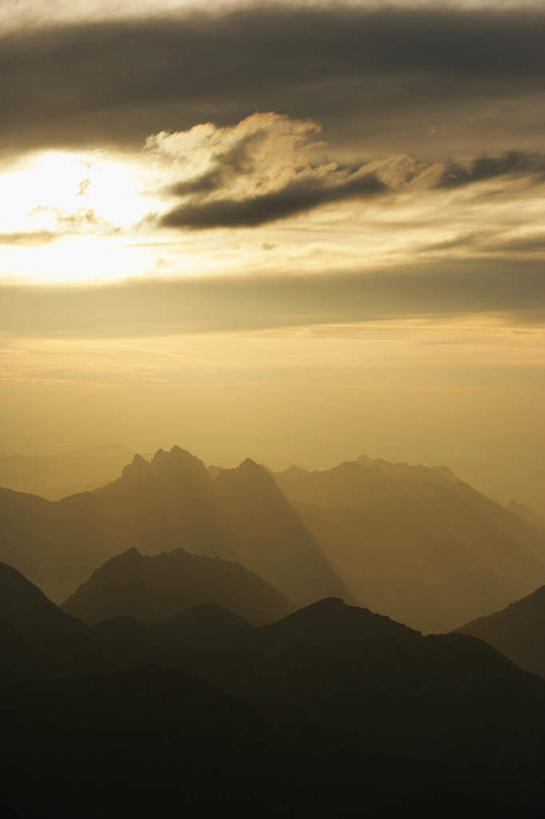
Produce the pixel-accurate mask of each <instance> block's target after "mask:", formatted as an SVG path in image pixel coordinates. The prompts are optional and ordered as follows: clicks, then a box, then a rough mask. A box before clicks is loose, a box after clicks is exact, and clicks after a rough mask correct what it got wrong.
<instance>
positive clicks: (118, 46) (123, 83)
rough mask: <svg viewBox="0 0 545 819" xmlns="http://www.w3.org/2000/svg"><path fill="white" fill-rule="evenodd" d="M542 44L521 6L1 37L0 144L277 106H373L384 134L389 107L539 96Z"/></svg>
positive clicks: (172, 23)
mask: <svg viewBox="0 0 545 819" xmlns="http://www.w3.org/2000/svg"><path fill="white" fill-rule="evenodd" d="M544 46H545V15H543V14H540V13H538V12H529V11H526V12H525V11H497V12H495V11H483V10H480V11H461V10H458V11H456V10H433V9H430V8H428V9H420V10H401V9H395V10H394V9H387V10H374V11H369V10H367V11H366V10H363V9H354V8H352V9H348V8H343V7H342V6H338V5H335V6H334V7H332V6H325V7H320V8H306V9H295V10H287V9H286V8H273V7H267V6H259V7H257V8H253V9H252V8H250V9H245V10H238V11H233V12H230V13H225V14H223V15H220V14H210V15H204V14H202V15H196V14H194V15H190V16H185V17H178V18H176V19H164V20H154V21H139V22H131V23H106V22H105V23H95V24H92V25H91V24H86V25H80V26H71V27H59V28H56V29H49V30H35V31H32V32H29V33H27V34H22V33H21V34H19V33H18V34H17V35H10V36H9V37H8V36H5V37H4V38H3V39H2V41H1V43H0V113H1V116H2V129H3V141H4V145H7V144H8V142H11V143H12V144H13V142H14V141H15V140H17V143H18V144H25V143H31V142H33V143H35V144H36V143H40V142H42V143H45V142H48V143H51V142H55V141H70V140H72V141H81V142H93V141H95V142H96V141H100V140H106V139H108V140H129V141H131V140H132V141H134V142H140V141H141V140H142V139H143V138H144V137H145V136H147V135H148V134H149V133H151V132H152V131H157V130H161V129H163V128H171V129H180V128H186V127H188V125H190V124H193V123H194V122H196V121H203V120H204V119H210V118H213V119H215V120H218V118H220V119H221V118H222V117H223V119H224V120H229V121H233V120H234V119H240V118H241V116H243V115H244V114H247V113H249V112H251V111H255V110H270V109H274V108H276V109H281V110H283V111H285V112H286V113H288V114H290V115H291V116H304V117H306V116H311V117H314V118H317V119H319V120H321V121H324V122H326V124H327V123H329V124H338V125H339V126H342V127H343V128H344V127H345V126H346V125H347V123H349V121H350V120H351V119H353V118H354V117H356V118H357V117H358V116H361V117H363V118H365V117H366V116H370V115H371V116H372V115H373V113H376V112H377V111H378V112H382V113H384V114H385V116H386V118H387V121H386V122H383V123H382V127H383V128H384V129H385V131H388V132H389V131H390V130H391V129H392V128H394V129H395V128H396V127H399V124H400V121H399V120H396V118H395V116H394V114H393V113H392V104H394V105H397V104H399V106H401V107H402V108H404V109H405V111H407V110H414V109H417V108H418V107H419V106H420V107H422V108H423V109H430V108H433V107H434V106H440V105H444V104H445V100H446V102H447V104H454V102H455V101H456V100H459V99H462V100H463V99H467V98H475V96H479V95H485V96H495V97H502V96H503V97H505V96H511V97H512V98H513V99H519V98H520V95H521V93H524V94H527V93H530V92H535V93H541V91H542V78H543V74H544V71H545V47H544ZM362 106H363V107H362ZM536 116H537V114H536ZM402 121H403V124H404V127H405V128H406V129H407V130H408V129H410V127H411V122H410V121H409V120H408V119H407V116H406V115H405V116H403V117H402ZM211 184H213V180H212V182H211Z"/></svg>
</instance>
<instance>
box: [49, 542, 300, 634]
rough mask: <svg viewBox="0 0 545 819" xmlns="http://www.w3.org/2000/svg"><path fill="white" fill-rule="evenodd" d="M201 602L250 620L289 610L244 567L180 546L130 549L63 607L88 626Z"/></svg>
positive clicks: (169, 612)
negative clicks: (159, 550) (149, 552)
mask: <svg viewBox="0 0 545 819" xmlns="http://www.w3.org/2000/svg"><path fill="white" fill-rule="evenodd" d="M207 603H215V604H217V605H218V606H224V607H225V608H229V609H232V611H234V612H236V613H237V614H239V615H241V616H242V617H244V618H246V619H247V620H249V621H250V622H252V623H256V624H263V623H270V622H273V621H274V620H278V619H279V618H280V617H283V616H284V615H285V614H286V613H287V612H289V611H291V610H292V609H293V604H292V603H291V602H290V601H289V600H288V598H287V597H285V596H284V595H283V594H281V593H280V592H279V591H277V590H276V589H275V588H274V587H273V586H271V585H270V584H269V583H266V582H265V581H264V580H262V579H261V578H260V577H257V575H255V574H253V573H252V572H250V571H248V569H246V568H244V566H241V565H239V564H238V563H233V562H228V561H226V560H220V559H219V558H210V557H202V556H197V555H192V554H189V553H188V552H185V551H184V550H183V549H177V550H175V551H173V552H169V553H167V552H164V553H163V554H160V555H156V556H153V557H149V556H144V555H141V554H140V553H139V552H138V551H137V550H136V549H130V550H129V551H128V552H124V553H123V554H121V555H119V556H117V557H114V558H112V559H111V560H109V561H108V562H107V563H105V564H104V565H103V566H101V567H100V568H99V569H97V570H96V571H95V572H93V574H92V575H91V577H90V578H89V580H88V581H87V582H86V583H84V584H83V585H82V586H80V587H79V589H77V591H76V592H74V594H72V595H71V596H70V597H69V598H68V600H66V602H65V603H64V604H63V609H64V610H65V611H67V612H69V613H70V614H72V615H74V616H75V617H79V618H80V619H81V620H84V621H85V622H86V623H91V624H92V623H97V622H98V621H99V620H106V619H110V618H114V617H135V618H137V619H140V620H143V621H154V620H161V619H164V618H168V617H174V616H175V615H177V614H179V613H180V612H182V611H183V610H184V609H187V608H190V607H192V606H198V605H202V604H207Z"/></svg>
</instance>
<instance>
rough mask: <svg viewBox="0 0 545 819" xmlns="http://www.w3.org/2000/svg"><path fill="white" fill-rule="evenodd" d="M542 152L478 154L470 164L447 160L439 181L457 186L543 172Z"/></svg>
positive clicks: (442, 185)
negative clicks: (497, 154) (500, 177)
mask: <svg viewBox="0 0 545 819" xmlns="http://www.w3.org/2000/svg"><path fill="white" fill-rule="evenodd" d="M544 173H545V156H543V154H532V153H524V152H522V151H507V152H506V153H504V154H502V156H479V157H477V158H476V159H474V160H473V161H472V162H471V164H470V165H468V166H464V165H461V164H459V163H457V162H449V164H448V165H447V167H446V169H445V172H444V173H443V175H442V177H441V180H440V182H439V187H442V188H457V187H460V186H462V185H469V184H470V183H471V182H482V181H485V180H487V179H493V178H494V177H497V176H505V175H525V174H542V175H543V174H544Z"/></svg>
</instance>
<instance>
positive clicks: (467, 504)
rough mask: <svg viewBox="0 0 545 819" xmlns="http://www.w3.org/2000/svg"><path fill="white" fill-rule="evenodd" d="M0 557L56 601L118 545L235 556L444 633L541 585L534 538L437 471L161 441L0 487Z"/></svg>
mask: <svg viewBox="0 0 545 819" xmlns="http://www.w3.org/2000/svg"><path fill="white" fill-rule="evenodd" d="M0 518H1V520H2V524H3V525H2V527H1V528H0V559H2V560H4V561H5V562H6V563H8V564H9V565H13V566H15V567H16V568H17V569H18V570H19V571H21V572H22V573H23V574H24V575H25V576H27V577H28V578H29V579H30V580H31V581H32V582H34V583H36V584H37V585H39V586H40V588H43V589H44V591H45V592H46V593H47V594H48V595H49V596H50V597H51V599H53V600H55V601H56V602H61V601H63V600H65V599H66V598H67V597H68V596H69V595H70V594H71V593H73V591H74V589H76V588H77V587H78V586H80V585H81V583H83V582H84V581H85V579H86V578H87V577H88V576H89V575H90V573H91V572H92V571H93V570H94V569H95V568H96V567H97V566H98V565H101V564H102V563H104V562H105V561H107V560H109V559H110V558H112V557H114V556H115V555H118V554H119V553H120V552H122V551H127V550H129V549H131V548H136V549H139V550H140V551H141V552H142V553H144V554H147V555H157V554H161V553H163V552H165V551H167V552H169V551H174V550H176V549H180V548H182V549H185V550H187V551H188V552H190V553H192V554H198V555H204V556H209V557H218V558H221V559H222V560H228V561H234V562H238V563H241V564H242V565H244V566H245V567H246V568H247V569H249V570H250V571H252V572H254V573H255V574H257V575H258V576H259V577H261V578H262V579H263V580H265V581H267V582H268V583H271V584H272V585H273V586H275V588H277V589H278V590H279V591H280V592H281V593H283V594H285V595H287V596H288V597H289V598H290V599H291V600H293V602H294V604H295V605H299V606H301V605H305V604H308V603H311V602H313V601H315V600H318V599H320V598H323V597H329V596H337V597H342V598H344V599H347V600H351V601H353V602H359V603H361V604H362V605H364V606H368V607H370V608H371V609H373V610H377V611H383V612H386V613H387V614H389V615H390V616H392V617H394V618H395V619H396V620H399V621H401V622H405V623H407V624H409V625H411V626H413V627H416V628H419V629H422V630H424V631H449V630H452V629H453V628H455V627H457V626H458V625H459V624H460V623H461V622H468V621H469V620H471V619H473V618H475V617H477V616H480V615H482V614H485V613H488V612H490V611H493V610H495V609H499V608H501V607H503V606H505V605H507V604H508V603H509V602H510V601H512V600H514V599H517V598H520V597H522V596H523V595H525V594H527V593H528V592H529V591H531V590H532V589H533V588H535V585H536V582H538V583H539V582H540V578H543V581H544V582H545V562H544V560H545V557H544V556H545V534H544V533H543V532H541V531H540V530H539V528H536V527H535V526H533V525H531V524H530V523H529V522H528V521H527V520H523V519H522V518H521V517H520V516H519V515H518V514H516V513H514V512H513V511H512V510H508V509H505V508H503V507H501V506H499V505H498V504H495V503H494V502H492V501H491V500H489V499H488V498H486V497H485V496H483V495H481V494H480V493H478V492H476V491H475V490H474V489H472V488H471V487H470V486H469V485H468V484H465V483H463V482H461V481H459V480H457V478H456V477H455V476H454V475H453V474H452V473H451V472H450V471H449V470H448V469H447V468H446V467H436V468H427V467H422V466H411V465H408V464H390V463H388V462H386V461H380V460H371V459H368V458H365V457H363V456H361V457H360V458H359V459H357V460H356V461H352V462H347V463H344V464H339V465H338V466H336V467H334V468H333V469H329V470H325V471H318V472H310V471H308V470H302V469H298V468H295V469H294V468H292V469H290V470H287V471H286V472H285V473H279V474H277V475H271V473H270V472H269V471H268V470H267V469H266V468H264V467H263V466H260V465H258V464H257V463H255V462H254V461H251V460H250V459H247V460H246V461H244V462H243V463H242V464H240V466H238V467H237V468H235V469H219V468H214V469H213V470H210V469H207V468H206V466H205V465H204V463H203V462H202V461H201V460H199V459H198V458H196V457H195V456H193V455H191V454H190V453H188V452H186V451H184V450H182V449H180V448H179V447H173V448H172V449H171V450H170V452H165V451H163V450H159V451H158V452H157V453H156V454H155V455H154V457H153V458H152V459H151V460H149V461H148V460H146V459H145V458H143V457H141V456H138V455H137V456H135V457H134V459H133V461H132V463H131V464H129V465H127V466H126V467H125V468H124V470H123V473H122V475H121V476H120V478H118V479H117V480H116V481H114V482H113V483H110V484H108V485H106V486H104V487H101V488H100V489H97V490H95V491H93V492H86V493H83V494H79V495H71V496H68V497H66V498H63V499H62V500H60V501H57V502H50V501H46V500H44V499H42V498H37V497H35V496H30V495H24V494H21V493H17V492H13V491H11V490H0Z"/></svg>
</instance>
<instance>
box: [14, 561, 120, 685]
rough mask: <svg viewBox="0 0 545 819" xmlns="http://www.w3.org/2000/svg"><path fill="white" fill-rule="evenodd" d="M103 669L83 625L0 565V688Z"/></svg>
mask: <svg viewBox="0 0 545 819" xmlns="http://www.w3.org/2000/svg"><path fill="white" fill-rule="evenodd" d="M103 667H104V661H103V659H102V657H101V654H100V652H97V651H96V650H95V647H94V645H93V643H92V642H91V641H90V639H89V635H88V633H87V628H86V626H85V625H84V624H83V623H81V622H80V621H78V620H76V619H75V618H73V617H71V616H70V615H69V614H67V613H65V612H64V611H62V610H61V609H60V608H58V607H57V606H55V605H54V604H53V603H51V602H50V601H49V600H48V599H47V597H45V595H44V594H43V593H42V592H41V591H40V589H38V588H37V587H36V586H34V585H33V584H32V583H30V582H29V581H28V580H26V578H25V577H23V575H21V574H20V573H19V572H17V571H16V570H15V569H13V568H11V567H10V566H7V565H6V564H4V563H0V684H5V683H8V682H15V681H17V680H21V679H28V678H32V679H36V678H39V679H42V678H43V679H47V678H56V677H60V676H63V675H66V674H81V673H91V672H97V671H99V670H101V669H102V668H103ZM106 667H108V666H106Z"/></svg>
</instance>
